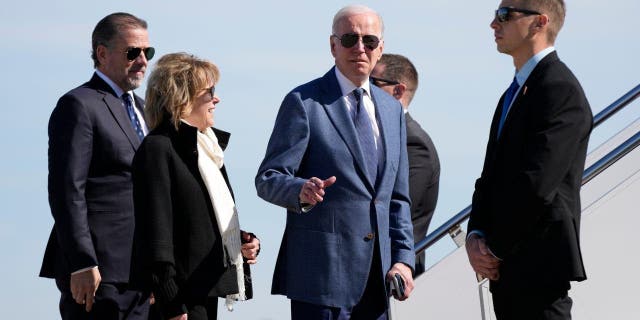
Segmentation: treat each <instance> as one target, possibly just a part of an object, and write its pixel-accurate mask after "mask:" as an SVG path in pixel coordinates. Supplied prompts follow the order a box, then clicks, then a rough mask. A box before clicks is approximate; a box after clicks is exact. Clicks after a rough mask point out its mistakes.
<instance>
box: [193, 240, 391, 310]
mask: <svg viewBox="0 0 640 320" xmlns="http://www.w3.org/2000/svg"><path fill="white" fill-rule="evenodd" d="M373 251H374V254H373V260H372V262H371V270H369V277H368V279H367V285H366V287H365V289H364V293H363V294H362V298H360V301H359V302H358V303H357V304H356V305H355V306H353V307H351V308H339V307H330V306H322V305H317V304H312V303H307V302H302V301H298V300H291V319H292V320H387V310H388V300H387V294H386V287H385V284H384V279H383V278H381V277H380V275H381V274H382V270H381V268H382V263H381V261H380V250H379V247H378V243H377V241H376V245H375V248H374V250H373ZM189 319H191V318H189Z"/></svg>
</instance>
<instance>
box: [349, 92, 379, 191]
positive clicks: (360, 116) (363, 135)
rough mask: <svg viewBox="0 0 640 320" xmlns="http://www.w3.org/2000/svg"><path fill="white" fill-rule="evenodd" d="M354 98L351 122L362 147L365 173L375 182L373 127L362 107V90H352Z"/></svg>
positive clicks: (375, 154)
mask: <svg viewBox="0 0 640 320" xmlns="http://www.w3.org/2000/svg"><path fill="white" fill-rule="evenodd" d="M353 95H354V97H355V98H356V101H357V103H356V108H355V113H352V114H353V122H354V124H355V127H356V132H357V133H358V140H359V141H360V147H361V148H362V154H363V156H364V161H365V164H366V166H367V175H368V176H369V180H370V181H371V183H373V184H375V182H376V178H377V176H378V151H377V150H376V142H375V140H374V137H373V128H372V127H371V118H369V115H368V114H367V109H366V108H365V107H364V90H363V89H362V88H356V89H355V90H353Z"/></svg>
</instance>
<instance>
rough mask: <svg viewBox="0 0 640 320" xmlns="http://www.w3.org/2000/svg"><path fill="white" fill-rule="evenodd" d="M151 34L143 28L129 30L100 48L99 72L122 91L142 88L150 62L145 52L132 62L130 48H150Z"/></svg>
mask: <svg viewBox="0 0 640 320" xmlns="http://www.w3.org/2000/svg"><path fill="white" fill-rule="evenodd" d="M148 47H149V34H148V32H147V30H146V29H143V28H127V29H124V30H122V31H121V33H120V34H119V35H118V36H116V37H115V38H114V39H113V40H111V42H110V43H109V46H108V47H105V46H102V45H100V46H98V48H97V56H98V61H100V65H99V66H98V70H100V71H101V72H102V73H104V74H105V75H106V76H107V77H109V79H111V80H112V81H113V82H115V83H116V84H117V85H118V86H119V87H120V89H122V90H124V91H129V90H133V89H136V88H138V87H140V85H141V84H142V81H143V80H144V74H145V72H146V70H147V64H148V60H147V57H146V56H145V54H144V51H143V52H141V53H140V55H139V56H137V57H136V58H135V59H133V60H132V61H129V60H128V59H127V54H126V51H127V49H128V48H143V49H144V48H148Z"/></svg>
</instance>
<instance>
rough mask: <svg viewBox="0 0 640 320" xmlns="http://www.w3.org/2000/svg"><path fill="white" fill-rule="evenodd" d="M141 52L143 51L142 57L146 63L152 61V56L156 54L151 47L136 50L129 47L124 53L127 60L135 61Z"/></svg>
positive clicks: (136, 48)
mask: <svg viewBox="0 0 640 320" xmlns="http://www.w3.org/2000/svg"><path fill="white" fill-rule="evenodd" d="M143 51H144V56H145V57H146V58H147V61H149V60H151V59H153V55H154V54H156V49H154V48H153V47H147V48H144V49H142V48H138V47H129V48H127V50H126V51H125V53H126V54H127V60H129V61H133V60H135V59H136V58H138V57H139V56H140V52H143Z"/></svg>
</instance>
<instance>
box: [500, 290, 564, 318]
mask: <svg viewBox="0 0 640 320" xmlns="http://www.w3.org/2000/svg"><path fill="white" fill-rule="evenodd" d="M572 305H573V300H571V298H570V297H569V296H568V290H564V289H563V290H549V291H546V292H525V293H513V292H511V293H510V292H502V291H500V292H493V308H494V311H495V313H496V318H497V319H498V320H511V319H517V320H571V306H572Z"/></svg>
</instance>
